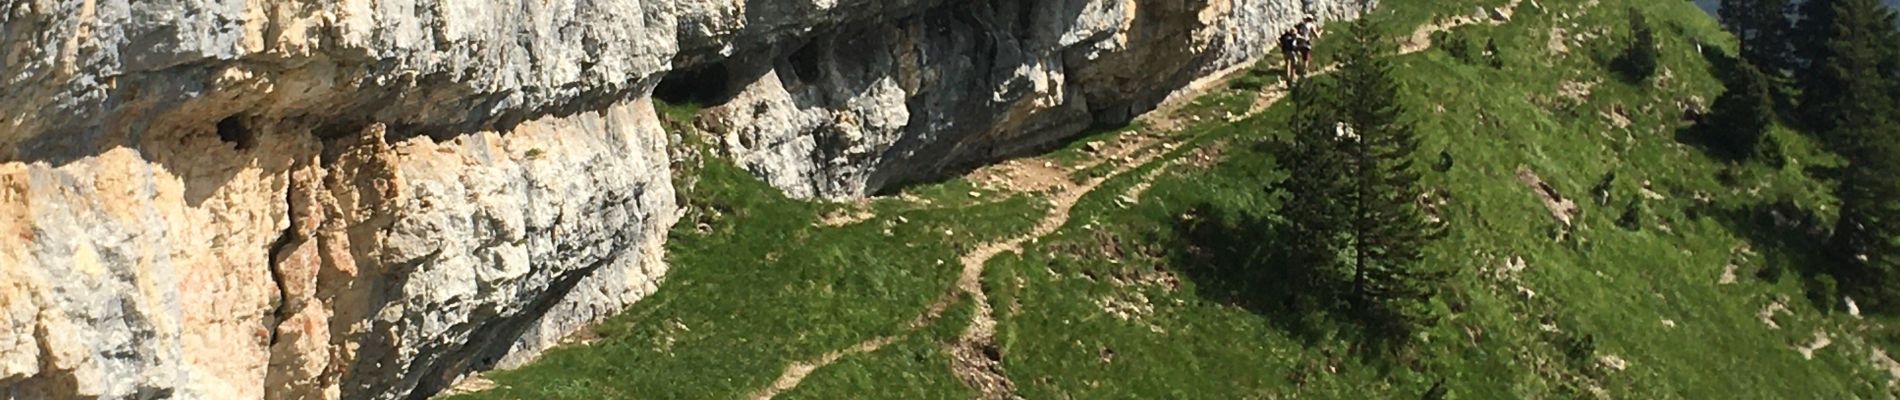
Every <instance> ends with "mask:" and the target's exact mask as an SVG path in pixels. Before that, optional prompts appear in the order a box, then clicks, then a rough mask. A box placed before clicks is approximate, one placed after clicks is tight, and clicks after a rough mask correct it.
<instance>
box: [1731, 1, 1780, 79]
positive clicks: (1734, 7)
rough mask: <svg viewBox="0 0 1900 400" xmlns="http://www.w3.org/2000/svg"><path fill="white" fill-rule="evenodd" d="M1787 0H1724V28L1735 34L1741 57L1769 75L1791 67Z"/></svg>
mask: <svg viewBox="0 0 1900 400" xmlns="http://www.w3.org/2000/svg"><path fill="white" fill-rule="evenodd" d="M1790 10H1791V7H1790V4H1789V2H1788V0H1722V8H1721V13H1720V14H1721V15H1720V16H1721V18H1722V27H1723V28H1726V29H1728V31H1729V33H1733V34H1735V39H1736V41H1737V42H1738V43H1739V44H1740V48H1741V56H1742V59H1744V60H1748V62H1750V63H1753V64H1754V65H1756V66H1757V67H1760V68H1761V70H1762V71H1763V72H1765V73H1768V74H1770V75H1779V74H1781V72H1782V71H1783V70H1785V69H1787V68H1790V67H1791V64H1790V60H1791V59H1792V55H1791V54H1789V53H1790V51H1791V50H1792V49H1791V48H1790V42H1789V40H1791V35H1792V31H1793V29H1794V27H1793V23H1792V22H1791V21H1789V19H1788V11H1790Z"/></svg>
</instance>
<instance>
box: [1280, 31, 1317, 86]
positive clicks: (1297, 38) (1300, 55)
mask: <svg viewBox="0 0 1900 400" xmlns="http://www.w3.org/2000/svg"><path fill="white" fill-rule="evenodd" d="M1318 37H1319V22H1318V21H1317V20H1315V19H1314V18H1313V17H1311V16H1308V17H1306V19H1304V20H1302V21H1300V23H1299V24H1298V25H1294V26H1293V28H1292V29H1287V30H1286V32H1282V33H1281V34H1280V53H1281V56H1283V57H1285V58H1286V77H1287V80H1289V81H1291V80H1293V79H1294V78H1296V77H1298V76H1300V75H1305V74H1306V73H1307V71H1306V68H1307V64H1308V63H1311V62H1312V61H1313V40H1314V39H1317V38H1318Z"/></svg>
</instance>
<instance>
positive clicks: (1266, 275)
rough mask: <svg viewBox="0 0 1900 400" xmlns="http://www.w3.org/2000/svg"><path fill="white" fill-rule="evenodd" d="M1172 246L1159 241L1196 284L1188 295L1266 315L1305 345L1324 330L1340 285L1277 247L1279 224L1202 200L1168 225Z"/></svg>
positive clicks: (1327, 331)
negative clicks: (1323, 277)
mask: <svg viewBox="0 0 1900 400" xmlns="http://www.w3.org/2000/svg"><path fill="white" fill-rule="evenodd" d="M1173 230H1174V235H1172V238H1173V240H1174V241H1176V242H1175V243H1170V244H1168V245H1166V246H1163V248H1164V249H1166V250H1165V252H1166V254H1165V255H1164V256H1165V257H1167V258H1168V259H1169V262H1170V263H1171V264H1174V265H1177V266H1179V267H1180V270H1181V272H1182V273H1183V274H1185V275H1186V276H1185V278H1187V279H1188V280H1190V281H1192V282H1194V283H1195V285H1196V289H1195V294H1196V295H1198V296H1200V297H1201V298H1202V299H1205V300H1207V301H1210V302H1214V303H1219V304H1226V305H1233V306H1237V307H1240V308H1243V309H1246V310H1247V311H1250V312H1253V313H1254V314H1256V315H1259V316H1261V317H1263V318H1265V319H1266V320H1267V321H1268V323H1269V324H1270V325H1272V326H1273V327H1274V328H1276V329H1279V330H1281V331H1284V332H1286V333H1288V334H1289V336H1292V337H1294V338H1297V339H1298V340H1300V341H1301V342H1302V343H1304V344H1306V345H1309V346H1311V345H1316V344H1319V343H1320V342H1322V341H1324V340H1326V339H1327V338H1328V337H1329V336H1330V334H1331V332H1330V331H1331V324H1330V323H1329V322H1327V318H1326V317H1327V315H1329V314H1331V313H1333V312H1335V311H1337V310H1335V308H1336V307H1335V306H1334V304H1337V302H1336V301H1334V300H1335V298H1334V296H1332V295H1331V294H1332V293H1338V292H1339V290H1342V289H1341V288H1338V287H1336V286H1338V285H1337V284H1335V283H1334V282H1332V280H1328V279H1320V277H1319V276H1316V274H1314V273H1313V272H1312V270H1311V269H1309V268H1302V267H1300V265H1301V264H1302V263H1299V262H1297V261H1295V260H1293V259H1292V258H1293V256H1292V255H1291V254H1288V253H1289V252H1287V251H1285V250H1282V248H1284V246H1276V245H1275V244H1276V243H1279V242H1282V241H1283V238H1285V237H1286V235H1287V231H1288V229H1287V228H1286V226H1285V224H1284V223H1282V222H1280V221H1276V220H1275V219H1274V218H1269V217H1268V216H1266V215H1261V214H1260V213H1257V212H1251V211H1247V210H1225V209H1221V208H1220V207H1218V206H1214V205H1209V204H1205V203H1204V204H1201V205H1197V206H1195V207H1193V208H1191V209H1190V210H1189V211H1188V212H1187V213H1186V214H1185V216H1183V217H1181V218H1177V219H1176V221H1175V222H1174V224H1173Z"/></svg>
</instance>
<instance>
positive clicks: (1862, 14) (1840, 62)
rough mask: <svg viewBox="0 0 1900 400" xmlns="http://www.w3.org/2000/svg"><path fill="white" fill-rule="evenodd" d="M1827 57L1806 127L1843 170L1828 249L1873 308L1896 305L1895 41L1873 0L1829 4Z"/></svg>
mask: <svg viewBox="0 0 1900 400" xmlns="http://www.w3.org/2000/svg"><path fill="white" fill-rule="evenodd" d="M1833 16H1834V17H1833V22H1834V23H1833V29H1832V30H1830V31H1829V32H1828V33H1827V40H1826V45H1827V52H1826V54H1827V56H1826V58H1824V59H1821V60H1819V61H1820V62H1819V63H1818V64H1815V65H1812V66H1810V68H1815V69H1816V70H1815V71H1814V72H1812V76H1813V77H1814V80H1813V81H1812V83H1813V85H1814V86H1813V87H1809V88H1807V90H1809V91H1810V93H1811V95H1810V96H1809V97H1808V99H1810V101H1813V102H1814V103H1813V104H1808V106H1809V107H1810V108H1809V110H1810V111H1811V113H1809V117H1810V118H1814V120H1813V121H1811V122H1810V125H1813V126H1816V127H1821V128H1824V129H1826V132H1827V133H1826V138H1827V139H1828V140H1827V141H1828V143H1829V145H1830V146H1831V147H1833V148H1834V149H1835V152H1836V153H1839V154H1840V155H1841V156H1842V157H1843V158H1845V159H1847V162H1848V165H1847V167H1846V168H1845V169H1844V170H1843V171H1842V175H1841V181H1840V187H1839V188H1838V189H1837V191H1836V195H1837V196H1838V197H1839V199H1840V201H1841V209H1840V218H1839V219H1838V222H1837V224H1836V226H1835V229H1834V236H1833V238H1832V240H1831V243H1830V248H1831V251H1832V253H1833V254H1834V255H1835V257H1836V258H1837V259H1838V260H1840V264H1841V265H1842V266H1844V267H1845V268H1846V269H1845V270H1844V271H1841V273H1843V274H1845V276H1847V277H1851V278H1853V279H1850V281H1851V282H1854V283H1856V284H1857V285H1860V286H1862V287H1860V288H1857V289H1859V290H1865V291H1869V292H1870V293H1868V294H1869V295H1871V296H1872V297H1873V298H1874V299H1876V300H1881V301H1892V300H1895V299H1900V179H1895V178H1894V177H1895V176H1900V110H1896V101H1895V99H1894V98H1893V96H1894V94H1893V88H1894V87H1893V85H1894V82H1893V81H1892V80H1891V79H1890V77H1891V74H1893V73H1894V72H1893V69H1894V68H1900V65H1895V62H1894V59H1895V53H1896V51H1900V50H1896V46H1900V34H1896V32H1895V30H1894V25H1893V22H1894V15H1893V11H1891V10H1888V9H1886V8H1885V7H1882V6H1880V5H1879V4H1878V3H1875V2H1874V1H1873V0H1840V1H1837V2H1835V9H1834V12H1833Z"/></svg>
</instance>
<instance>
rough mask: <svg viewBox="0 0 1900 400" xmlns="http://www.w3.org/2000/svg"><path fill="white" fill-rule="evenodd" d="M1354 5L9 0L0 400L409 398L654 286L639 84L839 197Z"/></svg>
mask: <svg viewBox="0 0 1900 400" xmlns="http://www.w3.org/2000/svg"><path fill="white" fill-rule="evenodd" d="M1355 3H1356V2H1352V1H1345V0H1186V1H1180V0H1167V1H1163V0H985V1H974V2H951V1H935V0H744V1H741V0H663V1H654V0H550V1H534V2H513V1H502V2H445V1H440V0H375V1H371V0H340V1H309V0H286V1H238V0H154V1H129V0H28V1H16V2H10V3H5V4H4V5H0V7H4V8H3V9H0V397H5V398H34V399H38V398H73V397H80V398H89V397H104V398H128V397H130V398H147V397H179V398H218V399H225V398H230V399H245V398H273V399H278V398H281V399H305V398H398V397H410V396H416V395H425V394H427V393H430V392H433V391H435V390H437V389H440V388H442V387H443V386H445V385H447V384H449V383H451V382H452V381H453V380H455V379H456V378H457V377H459V376H461V375H463V374H465V373H467V372H469V371H472V370H479V369H484V368H489V367H493V366H506V365H511V364H514V363H519V362H521V361H523V360H526V359H528V358H530V357H532V356H533V355H534V354H536V353H538V352H539V351H540V350H542V349H545V348H546V347H548V346H550V345H552V344H553V343H554V342H555V341H556V340H558V338H560V337H561V336H563V335H565V334H566V333H568V332H571V331H572V330H574V329H576V328H577V327H579V326H581V325H584V324H586V323H589V322H592V321H596V320H598V319H599V318H602V317H604V316H606V315H607V314H610V313H612V312H615V311H617V310H619V309H620V308H622V307H624V306H625V305H626V304H628V303H631V302H633V301H636V300H638V299H639V298H641V297H642V296H644V295H645V294H647V293H650V292H651V291H652V290H654V289H655V287H656V285H657V284H658V282H659V281H660V279H661V277H662V276H663V275H664V271H665V267H664V264H663V263H662V262H661V259H660V258H661V255H660V250H661V245H662V244H663V241H664V232H665V230H666V229H667V228H669V227H670V226H671V225H672V223H673V219H674V215H675V212H676V205H675V204H674V203H675V199H674V194H673V189H672V183H671V177H670V171H668V170H667V168H668V167H667V165H668V160H667V143H666V140H667V139H666V138H667V137H668V135H667V134H666V133H665V132H662V131H661V128H660V126H661V124H659V122H658V121H657V117H656V116H655V115H654V113H653V109H652V105H651V104H650V100H649V99H648V97H649V96H650V95H651V94H652V93H653V92H654V90H655V88H656V86H660V89H661V94H663V95H668V96H682V97H686V98H695V99H699V100H706V101H708V102H709V104H708V105H709V106H710V108H709V109H708V112H707V113H706V114H705V116H706V117H707V118H706V119H707V120H708V121H709V124H708V126H709V127H712V128H714V129H715V132H716V133H717V134H719V135H720V136H721V137H722V138H723V139H724V140H723V142H724V144H725V147H726V149H727V150H729V153H731V154H730V155H731V156H733V158H734V159H735V160H737V161H738V162H739V163H741V164H742V165H744V166H746V167H747V168H749V169H751V170H752V171H754V172H757V173H758V174H759V175H761V176H762V177H764V178H766V179H767V180H769V181H771V182H772V183H773V184H774V185H777V186H779V187H781V188H784V189H785V190H786V191H787V192H789V193H792V194H795V195H801V196H820V197H852V196H859V195H863V194H866V193H870V192H875V191H878V190H881V189H886V188H889V187H891V186H892V185H894V184H897V183H901V182H903V181H906V180H911V179H917V178H921V177H927V176H930V175H932V174H936V173H939V172H940V171H942V170H944V169H946V168H950V167H953V166H957V165H959V164H962V163H972V162H980V161H986V160H990V159H994V158H996V157H999V156H1004V155H1009V154H1012V153H1017V152H1021V151H1024V150H1025V149H1031V148H1034V147H1037V146H1040V145H1043V144H1045V143H1048V142H1050V141H1054V140H1059V139H1061V138H1063V137H1066V136H1070V135H1073V134H1075V133H1077V132H1080V131H1081V130H1083V129H1086V128H1087V127H1089V126H1092V125H1096V124H1100V123H1104V122H1115V121H1122V120H1126V119H1127V118H1129V117H1131V116H1132V115H1133V114H1135V113H1138V112H1140V111H1143V110H1145V109H1146V108H1148V107H1152V106H1153V105H1154V104H1155V103H1157V102H1159V101H1160V100H1161V99H1162V98H1163V97H1164V96H1166V95H1167V94H1168V93H1169V92H1170V91H1172V90H1174V89H1176V88H1178V87H1180V86H1181V85H1182V84H1185V83H1186V82H1188V81H1189V80H1191V79H1193V78H1195V77H1196V76H1198V75H1202V74H1205V73H1207V72H1209V71H1212V70H1215V69H1218V68H1221V67H1225V66H1229V65H1235V64H1237V63H1240V62H1242V61H1244V60H1247V59H1249V58H1251V57H1253V56H1256V55H1259V54H1260V53H1263V52H1265V51H1266V50H1267V46H1269V45H1270V44H1271V43H1270V42H1271V41H1270V40H1268V39H1269V37H1270V36H1271V35H1270V34H1269V33H1270V32H1273V31H1275V30H1276V29H1277V28H1280V27H1284V26H1287V25H1289V24H1291V23H1292V22H1293V20H1295V19H1296V18H1297V17H1298V16H1299V15H1302V14H1306V13H1316V14H1320V15H1323V16H1326V17H1329V18H1336V17H1345V16H1350V15H1351V14H1352V12H1351V10H1352V9H1353V8H1354V6H1353V4H1355ZM662 81H666V82H667V83H666V85H664V86H662Z"/></svg>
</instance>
